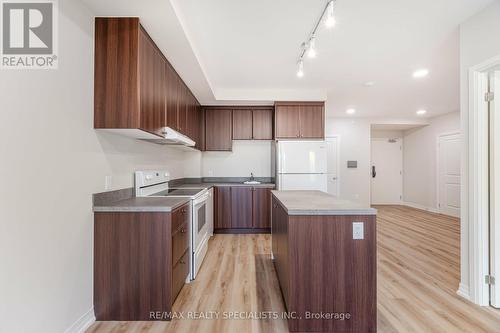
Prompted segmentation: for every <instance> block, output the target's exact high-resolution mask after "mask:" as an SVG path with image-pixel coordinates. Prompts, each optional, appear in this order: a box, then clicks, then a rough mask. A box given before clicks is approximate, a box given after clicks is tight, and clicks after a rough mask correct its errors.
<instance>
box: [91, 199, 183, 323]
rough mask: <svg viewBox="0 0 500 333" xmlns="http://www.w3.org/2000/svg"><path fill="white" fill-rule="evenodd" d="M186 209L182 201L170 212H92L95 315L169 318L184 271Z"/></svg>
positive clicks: (146, 318)
mask: <svg viewBox="0 0 500 333" xmlns="http://www.w3.org/2000/svg"><path fill="white" fill-rule="evenodd" d="M188 213H189V212H188V206H183V207H180V208H178V209H176V210H174V211H173V212H172V213H142V212H140V213H139V212H120V213H114V212H112V213H101V212H99V213H95V215H94V310H95V315H96V319H97V320H102V321H110V320H120V321H122V320H123V321H139V320H169V319H170V318H169V316H168V314H169V313H170V312H171V311H172V304H173V303H174V301H175V298H176V297H177V295H178V294H179V292H180V290H181V289H182V287H183V286H184V283H185V281H186V278H187V276H188V274H189V255H188V254H189V251H188V248H189V237H186V235H187V232H185V231H184V230H185V229H184V228H185V227H186V226H187V223H188V220H189V214H188ZM152 313H156V314H155V315H152ZM158 313H160V314H161V315H159V316H158Z"/></svg>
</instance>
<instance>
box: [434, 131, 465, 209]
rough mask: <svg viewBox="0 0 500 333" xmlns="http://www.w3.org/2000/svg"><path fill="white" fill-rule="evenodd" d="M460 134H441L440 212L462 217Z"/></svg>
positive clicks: (439, 156) (439, 145) (439, 171)
mask: <svg viewBox="0 0 500 333" xmlns="http://www.w3.org/2000/svg"><path fill="white" fill-rule="evenodd" d="M460 154H461V140H460V134H458V133H455V134H449V135H440V136H439V143H438V165H439V167H438V176H439V180H438V186H439V191H438V192H439V197H438V200H439V203H438V207H439V212H440V213H441V214H446V215H451V216H455V217H460Z"/></svg>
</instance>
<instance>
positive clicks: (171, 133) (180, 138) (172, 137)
mask: <svg viewBox="0 0 500 333" xmlns="http://www.w3.org/2000/svg"><path fill="white" fill-rule="evenodd" d="M162 133H163V137H157V138H147V139H141V140H144V141H148V142H152V143H156V144H159V145H176V146H188V147H194V145H195V144H196V142H194V141H193V140H191V139H190V138H188V137H187V136H185V135H184V134H181V133H179V132H177V131H176V130H173V129H172V128H170V127H163V129H162Z"/></svg>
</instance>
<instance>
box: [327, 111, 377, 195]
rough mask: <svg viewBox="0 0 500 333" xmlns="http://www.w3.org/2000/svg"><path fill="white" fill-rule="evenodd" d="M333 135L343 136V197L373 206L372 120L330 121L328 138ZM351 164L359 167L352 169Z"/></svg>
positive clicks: (341, 160)
mask: <svg viewBox="0 0 500 333" xmlns="http://www.w3.org/2000/svg"><path fill="white" fill-rule="evenodd" d="M327 109H328V105H327ZM333 135H339V136H340V170H339V171H340V177H339V179H340V198H341V199H347V200H352V201H356V202H359V203H361V204H363V205H370V182H371V178H370V177H371V175H370V121H369V120H368V119H363V118H355V119H350V118H327V119H326V136H333ZM347 161H358V168H357V169H348V168H347Z"/></svg>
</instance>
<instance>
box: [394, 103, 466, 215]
mask: <svg viewBox="0 0 500 333" xmlns="http://www.w3.org/2000/svg"><path fill="white" fill-rule="evenodd" d="M429 123H430V124H429V125H428V126H425V127H420V128H416V129H411V130H408V131H405V133H404V139H403V147H404V148H403V170H404V172H403V200H404V201H405V202H407V203H410V204H414V205H416V206H419V207H422V208H427V209H429V210H436V209H437V190H436V189H437V181H438V180H437V176H436V172H437V156H436V155H437V138H438V136H439V135H440V134H444V133H450V132H460V113H459V112H452V113H448V114H445V115H442V116H439V117H435V118H430V119H429Z"/></svg>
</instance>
